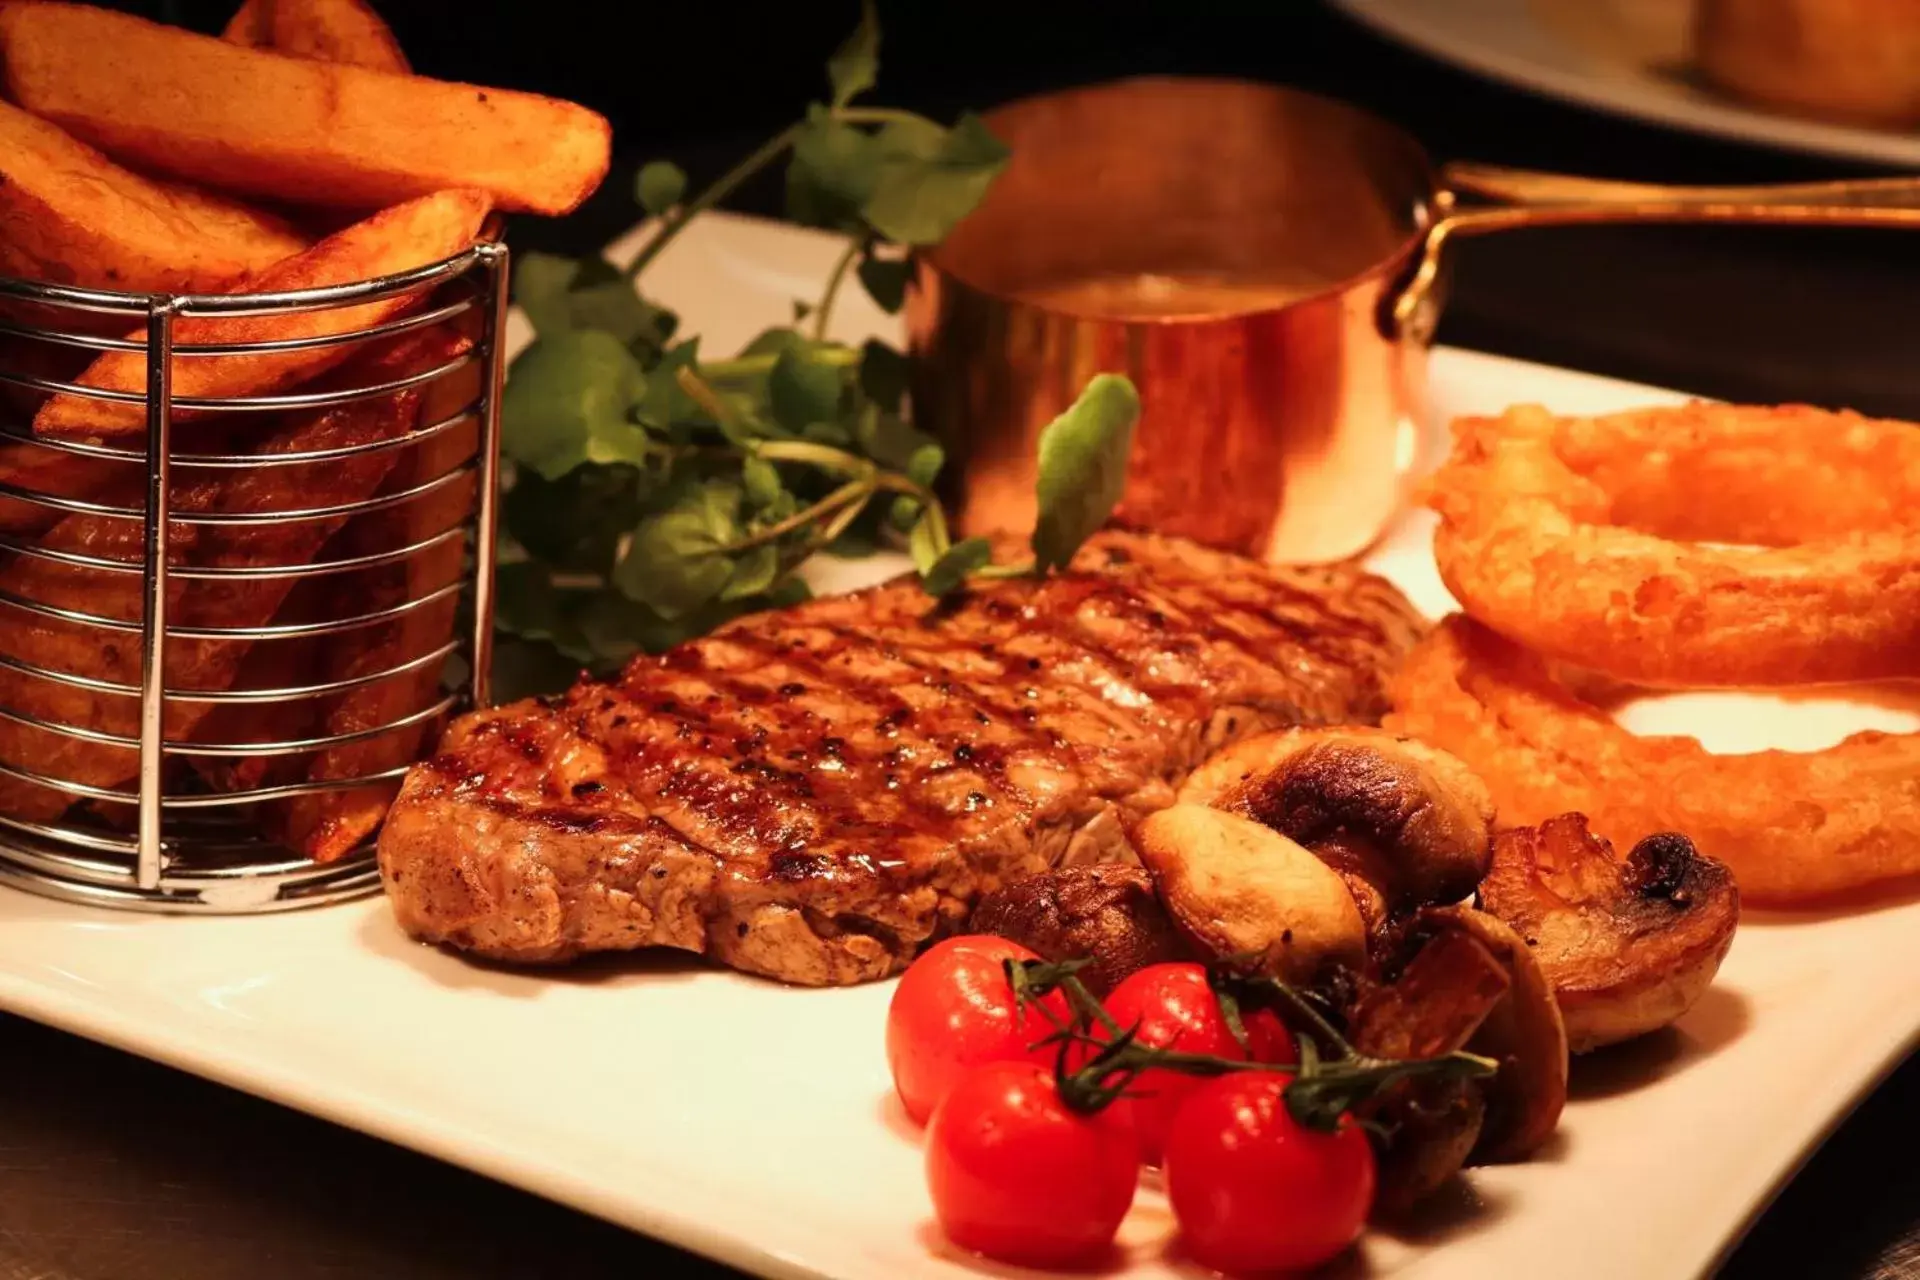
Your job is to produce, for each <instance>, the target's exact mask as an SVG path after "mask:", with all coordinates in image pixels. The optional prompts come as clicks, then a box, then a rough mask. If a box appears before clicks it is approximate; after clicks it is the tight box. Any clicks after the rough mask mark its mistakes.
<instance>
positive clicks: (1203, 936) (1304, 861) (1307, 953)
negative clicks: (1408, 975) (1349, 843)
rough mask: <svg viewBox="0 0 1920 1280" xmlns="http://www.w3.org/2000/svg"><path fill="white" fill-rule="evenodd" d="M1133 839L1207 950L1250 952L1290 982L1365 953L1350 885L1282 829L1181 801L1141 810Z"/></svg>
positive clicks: (1226, 954)
mask: <svg viewBox="0 0 1920 1280" xmlns="http://www.w3.org/2000/svg"><path fill="white" fill-rule="evenodd" d="M1133 843H1134V847H1135V848H1136V849H1137V850H1138V851H1139V854H1140V861H1141V862H1142V863H1143V864H1145V866H1146V868H1147V870H1148V871H1150V872H1152V873H1153V879H1154V884H1155V885H1156V886H1157V887H1158V888H1159V890H1160V900H1161V901H1162V902H1164V903H1165V904H1166V907H1167V913H1168V914H1169V915H1170V916H1172V917H1173V922H1174V924H1175V925H1176V926H1177V927H1178V928H1179V930H1180V932H1181V934H1182V935H1183V936H1184V937H1185V938H1186V939H1187V940H1188V941H1189V942H1190V943H1192V944H1193V946H1194V948H1195V949H1196V950H1197V951H1198V952H1199V953H1200V954H1201V955H1202V956H1204V957H1207V958H1210V959H1221V960H1235V961H1245V960H1250V961H1251V962H1252V964H1253V967H1255V968H1256V969H1258V970H1259V971H1260V972H1264V973H1268V974H1271V975H1273V976H1275V977H1278V978H1282V979H1285V980H1287V981H1290V982H1302V981H1308V980H1311V979H1312V978H1313V977H1315V976H1316V975H1318V974H1319V973H1320V972H1321V971H1322V970H1324V969H1325V968H1326V967H1328V966H1329V965H1336V964H1337V965H1344V966H1347V967H1349V968H1354V969H1357V968H1359V967H1360V966H1361V965H1363V964H1364V963H1365V962H1366V956H1367V931H1366V925H1365V924H1364V923H1363V922H1362V921H1361V919H1360V912H1359V909H1358V908H1357V907H1355V905H1354V901H1353V896H1352V895H1351V894H1350V893H1348V892H1347V887H1346V885H1345V884H1343V883H1342V882H1341V880H1340V877H1339V876H1337V875H1335V874H1334V873H1333V871H1332V870H1331V869H1329V868H1328V866H1327V865H1326V864H1325V863H1324V862H1322V861H1320V859H1318V858H1316V857H1314V856H1313V854H1311V853H1309V852H1308V851H1307V850H1305V849H1303V848H1301V847H1300V846H1299V845H1297V844H1295V843H1294V842H1293V841H1291V840H1289V839H1287V838H1286V837H1285V836H1283V835H1281V834H1279V833H1278V832H1275V831H1271V830H1269V829H1267V828H1266V827H1263V826H1261V825H1260V824H1259V823H1257V822H1253V821H1251V820H1249V819H1247V818H1243V817H1240V816H1239V815H1237V814H1231V813H1225V812H1223V811H1221V810H1219V809H1208V808H1204V807H1203V806H1200V805H1194V804H1177V805H1174V806H1173V807H1172V808H1169V809H1162V810H1160V811H1159V812H1158V813H1153V814H1149V815H1148V816H1147V817H1145V818H1143V819H1141V821H1140V824H1139V826H1137V827H1136V828H1134V833H1133Z"/></svg>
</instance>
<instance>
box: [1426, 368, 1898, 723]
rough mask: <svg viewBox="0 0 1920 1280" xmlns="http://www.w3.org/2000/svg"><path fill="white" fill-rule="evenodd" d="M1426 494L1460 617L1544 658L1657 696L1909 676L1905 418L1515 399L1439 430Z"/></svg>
mask: <svg viewBox="0 0 1920 1280" xmlns="http://www.w3.org/2000/svg"><path fill="white" fill-rule="evenodd" d="M1427 501H1428V502H1429V504H1430V505H1432V506H1433V507H1434V509H1435V510H1437V511H1438V512H1439V513H1440V517H1441V522H1440V528H1439V530H1438V532H1437V533H1436V534H1435V536H1434V557H1435V559H1436V560H1437V561H1438V562H1439V566H1440V573H1441V576H1442V577H1443V578H1444V579H1445V581H1446V584H1447V586H1448V588H1449V589H1450V590H1452V592H1453V594H1454V595H1455V597H1456V598H1458V599H1459V601H1460V603H1461V607H1462V608H1464V609H1465V610H1466V611H1467V612H1468V613H1470V614H1472V615H1473V616H1474V617H1475V618H1477V619H1479V620H1480V621H1482V622H1484V623H1486V624H1487V625H1488V626H1490V627H1492V628H1494V629H1495V630H1496V631H1499V632H1500V633H1502V634H1503V635H1506V636H1508V637H1510V638H1512V639H1514V640H1517V641H1520V642H1521V643H1523V644H1525V645H1527V646H1529V647H1530V648H1534V649H1537V650H1539V651H1541V652H1542V653H1545V654H1547V655H1548V656H1550V657H1555V658H1559V659H1562V660H1564V661H1569V662H1577V663H1579V664H1581V665H1582V666H1585V667H1590V668H1593V669H1595V670H1598V671H1602V672H1604V673H1606V674H1607V675H1610V676H1614V677H1616V678H1619V679H1622V680H1631V681H1634V682H1637V683H1639V684H1642V685H1648V686H1661V687H1670V686H1684V687H1696V688H1702V687H1722V688H1737V687H1743V686H1754V685H1786V684H1805V683H1814V682H1824V681H1840V680H1877V679H1887V678H1898V677H1903V676H1912V675H1916V674H1920V429H1916V428H1915V427H1913V426H1911V425H1909V424H1906V423H1898V422H1886V421H1877V420H1874V419H1868V418H1863V417H1861V416H1859V415H1858V414H1853V413H1832V412H1827V411H1825V410H1819V409H1810V408H1806V407H1803V406H1784V407H1780V408H1756V407H1739V406H1727V405H1713V404H1692V405H1686V406H1683V407H1679V408H1659V409H1643V410H1638V411H1635V412H1631V413H1621V414H1613V415H1609V416H1606V417H1600V418H1557V417H1554V416H1552V415H1550V414H1548V413H1547V411H1546V410H1544V409H1541V408H1539V407H1537V406H1523V407H1519V408H1514V409H1510V410H1508V411H1507V412H1506V413H1505V414H1503V415H1502V416H1500V417H1498V418H1467V419H1462V420H1461V421H1459V422H1457V423H1455V424H1454V449H1453V456H1452V458H1451V459H1450V460H1449V461H1448V463H1447V465H1446V466H1445V467H1443V468H1442V469H1441V470H1440V471H1439V472H1438V473H1437V474H1436V475H1435V476H1434V477H1433V479H1432V481H1431V482H1430V484H1429V487H1428V492H1427ZM1727 544H1744V545H1727Z"/></svg>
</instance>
